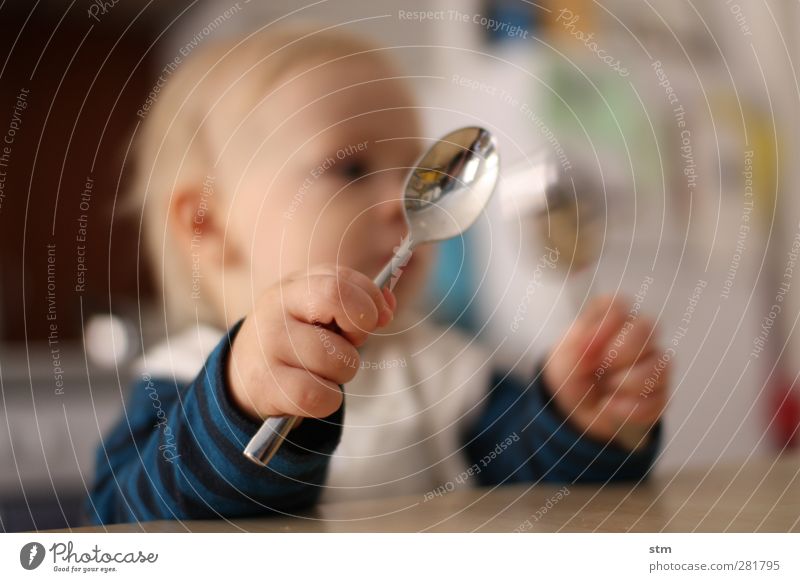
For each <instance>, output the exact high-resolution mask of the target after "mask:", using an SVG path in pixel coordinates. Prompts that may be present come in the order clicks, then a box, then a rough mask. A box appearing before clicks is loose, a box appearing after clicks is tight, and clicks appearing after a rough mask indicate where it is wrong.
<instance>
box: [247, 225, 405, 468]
mask: <svg viewBox="0 0 800 582" xmlns="http://www.w3.org/2000/svg"><path fill="white" fill-rule="evenodd" d="M411 251H412V244H411V237H410V236H407V237H405V238H404V239H403V242H401V243H400V246H399V247H397V248H396V249H395V253H394V256H393V257H392V258H391V260H390V261H389V262H388V263H386V266H385V267H384V268H383V270H382V271H381V272H380V274H379V275H378V276H377V277H375V279H374V283H375V284H376V285H377V286H378V288H379V289H383V288H384V287H385V286H386V284H387V283H389V282H390V280H391V278H392V276H395V277H399V276H400V274H401V273H402V272H403V267H404V266H405V264H406V263H407V262H408V260H409V259H410V258H411ZM334 325H335V324H334ZM297 420H298V417H296V416H269V417H267V419H266V420H264V422H263V423H262V425H261V428H259V429H258V431H257V432H256V434H254V435H253V438H251V439H250V442H249V443H247V446H246V447H245V449H244V456H245V457H247V458H248V459H250V460H251V461H253V462H254V463H256V464H258V465H263V466H265V467H266V466H267V464H268V463H269V461H270V459H272V457H273V456H274V455H275V453H277V452H278V449H279V448H281V445H282V444H283V441H284V440H285V439H286V435H288V434H289V431H290V430H292V429H293V428H294V427H295V425H296V424H297Z"/></svg>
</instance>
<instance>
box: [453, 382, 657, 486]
mask: <svg viewBox="0 0 800 582" xmlns="http://www.w3.org/2000/svg"><path fill="white" fill-rule="evenodd" d="M487 400H488V402H487V403H486V406H485V407H484V409H483V410H482V413H481V415H480V417H479V418H478V419H477V421H476V422H475V423H473V425H472V426H470V427H469V430H468V431H466V433H465V434H464V437H463V438H464V443H465V450H466V453H467V456H468V458H469V462H470V463H471V464H472V466H473V468H475V471H474V472H475V474H476V475H477V478H478V481H479V483H480V484H482V485H496V484H500V483H514V482H531V483H536V482H558V483H580V482H589V483H600V482H608V481H635V480H640V479H643V478H644V477H645V476H646V475H647V473H648V472H649V470H650V469H651V467H652V465H653V461H654V460H655V457H656V454H657V452H658V449H659V444H660V440H661V438H660V437H661V423H660V422H659V423H658V424H656V425H655V426H654V427H653V429H652V430H651V431H650V434H649V439H648V441H647V443H646V445H645V446H644V447H642V448H640V449H639V450H637V451H636V452H635V453H632V452H630V451H628V450H625V449H623V448H621V447H619V446H617V445H615V444H614V443H602V442H599V441H597V440H595V439H593V438H591V437H589V436H587V435H585V434H583V432H582V431H579V430H578V429H577V428H576V427H574V426H573V425H572V424H571V421H570V420H569V419H567V418H564V417H563V416H562V415H561V414H560V413H559V412H558V411H557V410H556V408H555V406H554V405H553V402H552V397H551V396H550V394H549V392H548V391H547V390H546V388H545V386H544V382H543V380H542V375H541V373H538V374H536V375H535V377H534V379H533V380H531V381H530V382H527V383H526V382H521V381H520V380H518V379H517V378H516V377H514V376H512V375H510V374H508V373H497V374H495V375H494V377H493V381H492V389H491V391H490V393H489V394H488V396H487Z"/></svg>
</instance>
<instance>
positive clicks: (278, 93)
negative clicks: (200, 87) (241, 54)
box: [248, 59, 418, 141]
mask: <svg viewBox="0 0 800 582" xmlns="http://www.w3.org/2000/svg"><path fill="white" fill-rule="evenodd" d="M262 91H263V93H264V95H263V97H262V98H261V99H259V100H258V102H257V103H255V104H254V106H253V110H252V111H251V112H249V114H248V116H249V117H250V123H249V124H248V126H249V127H250V128H252V129H254V130H256V131H258V132H259V133H261V132H263V131H269V132H270V133H271V134H273V135H274V136H275V137H277V138H280V139H281V140H283V141H295V140H296V139H297V138H302V139H304V140H305V139H311V138H313V137H314V136H315V135H317V134H325V135H326V136H327V137H328V138H330V136H332V135H340V136H345V135H347V134H350V135H358V134H367V133H368V134H370V135H371V136H372V137H373V138H374V139H388V138H391V137H395V136H396V135H397V134H398V133H405V132H408V131H410V130H413V129H414V128H416V127H417V125H418V113H417V108H416V106H415V103H414V101H413V98H412V95H411V89H410V87H409V85H408V82H407V80H406V79H405V78H403V77H402V76H400V75H398V74H397V73H396V72H394V71H393V70H392V69H391V68H389V67H386V66H382V65H381V64H380V63H373V62H370V61H369V60H367V59H362V60H360V61H357V62H351V63H347V64H346V63H344V62H332V63H322V64H314V65H311V66H306V67H300V66H298V67H295V68H293V69H292V70H290V71H288V72H287V74H285V75H284V76H283V77H282V78H281V79H280V80H279V81H278V82H277V83H276V84H274V85H272V86H270V87H266V88H264V89H263V90H262Z"/></svg>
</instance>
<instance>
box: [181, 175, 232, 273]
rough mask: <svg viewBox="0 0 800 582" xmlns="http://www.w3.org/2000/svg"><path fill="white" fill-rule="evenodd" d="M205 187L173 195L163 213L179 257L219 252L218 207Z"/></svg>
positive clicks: (220, 230) (221, 236) (222, 236)
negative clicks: (178, 250)
mask: <svg viewBox="0 0 800 582" xmlns="http://www.w3.org/2000/svg"><path fill="white" fill-rule="evenodd" d="M205 188H206V187H205V186H203V187H198V188H192V187H186V188H182V189H180V190H176V191H175V192H173V194H172V197H171V199H170V203H169V208H168V209H167V227H168V228H169V231H170V235H171V236H172V239H173V240H174V241H175V243H176V244H177V245H178V248H179V249H180V252H181V253H184V254H186V255H187V256H190V255H200V254H202V255H204V256H205V257H207V259H206V260H208V259H211V257H209V256H208V255H209V253H213V252H219V249H222V248H223V244H222V242H223V238H224V235H225V233H224V232H223V231H222V228H221V227H220V224H221V222H220V220H219V216H218V215H219V211H218V208H216V207H217V206H218V204H214V201H213V195H212V194H210V193H209V192H208V191H207V190H206V189H205Z"/></svg>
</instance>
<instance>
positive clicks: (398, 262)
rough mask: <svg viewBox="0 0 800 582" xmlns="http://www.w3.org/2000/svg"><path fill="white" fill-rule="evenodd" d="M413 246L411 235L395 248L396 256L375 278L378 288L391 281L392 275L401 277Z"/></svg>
mask: <svg viewBox="0 0 800 582" xmlns="http://www.w3.org/2000/svg"><path fill="white" fill-rule="evenodd" d="M412 246H413V245H412V243H411V236H410V235H409V236H406V237H405V238H404V239H403V242H401V243H400V246H399V247H397V248H395V250H394V256H393V257H392V258H391V260H389V262H388V263H386V266H385V267H384V268H383V270H382V271H381V272H380V273H379V274H378V276H377V277H375V279H374V283H375V284H376V285H377V286H378V289H383V288H384V287H386V285H387V283H390V281H391V279H392V275H394V276H396V277H398V278H399V277H400V274H401V273H402V272H403V267H404V266H405V265H406V263H408V260H409V259H410V258H411V252H412ZM391 287H394V285H391Z"/></svg>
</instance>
